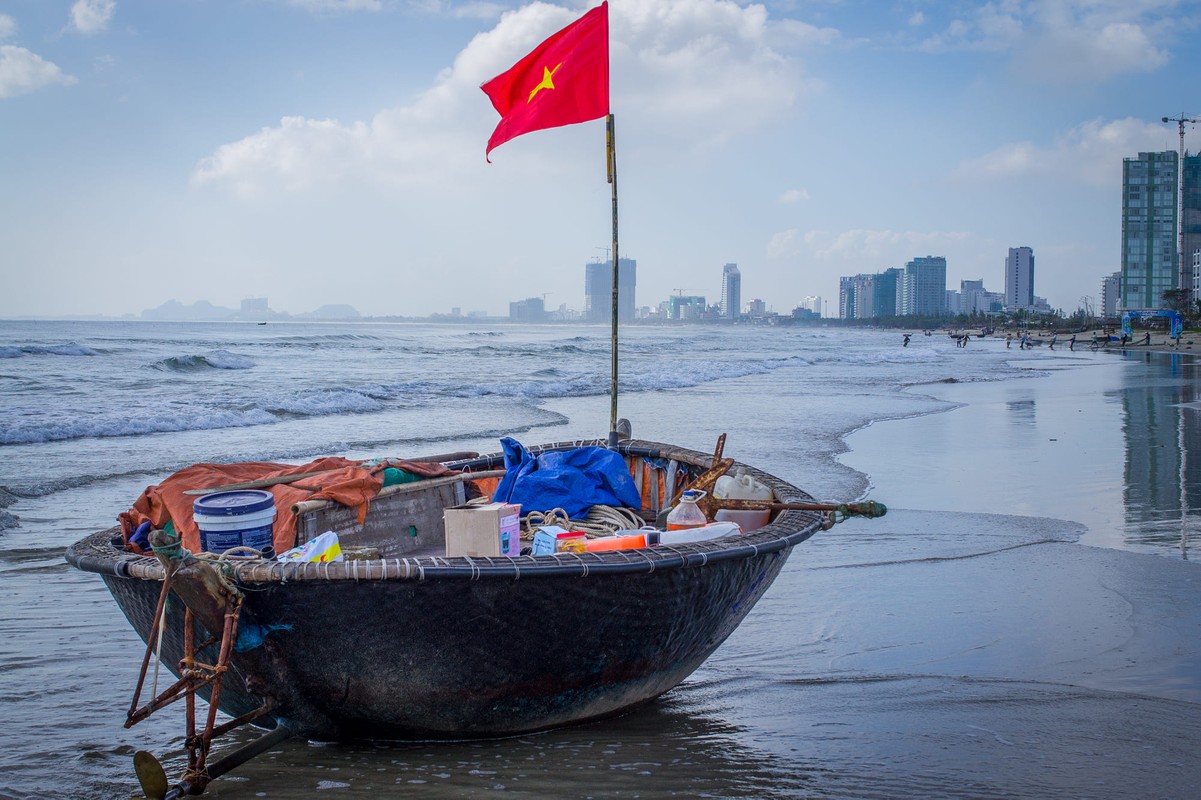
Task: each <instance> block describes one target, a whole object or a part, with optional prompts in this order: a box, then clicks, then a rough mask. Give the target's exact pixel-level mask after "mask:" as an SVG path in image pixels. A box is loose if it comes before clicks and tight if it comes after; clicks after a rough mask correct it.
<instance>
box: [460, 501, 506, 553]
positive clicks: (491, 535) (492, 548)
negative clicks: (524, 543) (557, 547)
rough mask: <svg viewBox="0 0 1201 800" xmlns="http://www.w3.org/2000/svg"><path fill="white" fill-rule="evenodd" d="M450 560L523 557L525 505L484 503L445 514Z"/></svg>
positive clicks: (462, 507) (466, 506)
mask: <svg viewBox="0 0 1201 800" xmlns="http://www.w3.org/2000/svg"><path fill="white" fill-rule="evenodd" d="M442 521H443V523H444V524H445V527H446V557H447V558H453V557H454V556H518V555H521V506H519V505H513V504H512V503H482V504H478V505H471V504H468V505H462V506H454V507H452V508H448V509H446V510H445V511H443V512H442Z"/></svg>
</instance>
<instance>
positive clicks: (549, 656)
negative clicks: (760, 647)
mask: <svg viewBox="0 0 1201 800" xmlns="http://www.w3.org/2000/svg"><path fill="white" fill-rule="evenodd" d="M697 456H698V458H703V454H697ZM774 480H775V482H776V483H777V484H778V485H777V487H776V488H777V495H778V496H780V495H781V492H780V490H781V489H784V490H788V489H791V490H792V492H793V497H794V499H802V498H807V495H803V493H800V492H799V490H796V489H795V488H794V487H790V486H789V485H788V484H784V483H783V482H781V481H779V479H774ZM819 522H820V517H819V516H818V515H816V514H811V513H808V512H786V513H785V514H784V515H782V516H781V518H780V519H779V520H777V522H776V523H773V525H771V526H769V527H768V528H765V529H763V530H762V532H757V533H756V534H751V535H747V536H743V537H737V539H736V540H735V544H736V546H735V547H724V548H723V547H720V546H716V547H715V546H700V547H698V546H695V545H689V546H682V547H680V548H679V552H680V553H682V554H683V557H682V558H681V557H679V555H678V554H675V555H669V556H667V557H664V556H661V555H659V554H656V555H655V557H654V559H643V560H640V561H638V563H637V568H635V569H630V568H627V567H626V566H623V565H622V564H621V563H619V562H620V558H621V557H614V556H606V557H605V558H604V559H596V560H595V561H594V562H591V563H595V564H596V566H594V567H592V571H587V570H585V571H583V572H581V570H580V564H579V563H576V564H572V565H571V566H572V567H573V568H574V569H566V568H564V567H560V566H552V568H550V569H541V568H539V566H544V565H545V559H531V558H528V557H527V558H522V559H519V560H518V563H519V564H521V566H520V568H519V571H517V572H514V571H513V569H512V567H503V568H500V569H499V570H496V569H491V570H490V568H485V569H483V570H479V569H476V567H475V566H472V567H471V568H470V569H468V568H467V567H466V566H458V567H455V566H452V567H449V568H448V567H446V566H445V565H447V564H453V563H454V562H456V561H463V559H451V560H445V559H443V560H441V564H442V565H443V566H442V567H440V568H431V569H430V570H429V572H430V573H432V574H433V576H432V577H431V576H430V575H427V576H425V577H424V578H423V579H409V580H361V581H360V580H355V579H349V578H342V579H338V580H307V581H306V580H289V581H264V582H260V583H253V584H242V586H243V589H245V590H246V591H245V598H246V599H245V603H244V607H243V611H242V615H241V620H240V625H241V626H242V630H243V631H249V630H255V629H257V630H259V631H270V633H269V634H267V636H266V638H265V639H264V640H263V642H262V644H261V645H259V646H257V647H254V648H253V649H249V650H247V651H245V652H240V653H235V654H234V656H233V659H232V667H233V668H232V671H231V672H230V673H229V674H228V675H227V677H226V679H225V682H224V684H223V687H222V690H221V703H220V706H221V709H222V710H223V711H225V712H226V713H228V714H230V715H232V716H237V715H241V714H243V713H246V712H248V711H252V710H254V709H256V708H258V707H260V706H261V705H262V703H263V701H264V699H267V698H269V699H270V700H271V701H272V702H273V703H274V707H275V709H276V712H275V717H276V718H278V719H284V720H287V721H288V723H289V725H290V726H291V727H293V728H295V729H297V730H299V731H300V732H302V733H303V734H304V735H305V736H308V737H309V738H314V739H326V740H339V739H370V738H397V739H458V738H476V737H497V736H508V735H514V734H520V733H526V732H531V731H537V730H544V729H548V728H555V727H559V726H563V725H568V724H574V723H580V722H584V721H588V720H593V719H598V718H601V717H605V716H609V715H613V714H616V713H620V712H622V711H625V710H628V709H630V708H632V707H634V706H637V705H639V704H642V703H646V702H648V701H650V700H652V699H654V698H656V697H658V696H659V695H661V694H662V693H664V692H666V691H668V690H669V689H671V688H672V687H674V686H676V685H677V684H678V683H680V682H681V681H682V680H684V679H685V678H686V677H687V676H688V675H689V674H691V673H692V672H693V671H694V670H695V669H696V668H697V667H698V666H700V664H701V663H702V662H703V661H704V660H705V659H706V658H707V657H708V656H709V655H710V654H711V653H712V652H713V651H714V650H715V649H716V648H717V647H718V646H719V645H720V644H721V643H722V642H723V641H724V640H725V639H726V637H728V636H729V635H730V633H731V632H733V630H734V629H735V628H736V627H737V626H738V624H739V623H740V622H741V621H742V619H743V618H744V617H745V616H746V614H747V613H748V612H749V611H750V609H751V608H752V607H753V606H754V604H755V603H756V602H757V601H758V600H759V598H760V597H761V596H762V595H763V593H764V592H765V591H766V590H767V588H768V587H769V586H770V585H771V583H772V581H773V580H774V579H775V578H776V576H777V575H778V574H779V572H780V569H781V568H782V567H783V565H784V562H785V561H786V560H787V557H788V555H789V553H790V552H791V548H792V546H793V545H794V544H795V543H797V542H799V541H803V540H804V539H805V538H807V537H808V536H809V535H811V534H812V533H813V532H814V531H815V530H817V528H818V525H819ZM773 529H774V530H775V532H774V533H773V532H772V530H773ZM104 536H105V534H97V535H94V536H93V537H90V538H89V540H84V542H80V543H79V544H77V545H76V547H75V548H73V551H69V552H68V560H70V561H72V563H74V564H76V566H79V567H81V568H83V569H89V570H92V571H97V572H101V574H102V575H103V577H104V580H105V583H106V584H107V585H108V588H109V590H110V591H111V592H112V594H113V596H114V598H115V599H116V600H117V602H118V604H119V605H120V607H121V609H122V611H123V612H124V613H125V615H126V617H127V618H128V619H129V621H130V623H131V624H132V625H133V627H134V629H135V630H136V631H137V632H138V634H139V635H140V636H141V637H142V639H143V640H145V639H146V638H147V636H148V635H149V630H150V625H151V618H152V616H153V613H154V607H155V602H156V600H157V598H158V594H159V591H160V588H161V583H160V581H158V580H147V579H145V578H138V577H132V576H123V575H122V572H123V571H124V570H123V568H122V567H121V566H120V565H118V566H117V567H116V568H114V567H113V566H112V564H111V562H110V563H107V564H98V563H97V559H95V558H94V557H89V556H81V555H80V552H82V548H83V545H84V544H85V542H87V543H88V544H89V545H90V546H91V547H93V548H95V547H96V543H97V542H100V541H104V539H103V537H104ZM670 549H671V548H663V550H664V551H666V550H670ZM658 550H659V549H658V548H656V551H658ZM114 555H117V554H116V553H115V551H114ZM591 558H592V557H591V554H589V556H588V557H585V558H584V559H581V560H580V561H581V563H584V564H587V563H590V561H589V559H591ZM105 559H106V560H107V557H105ZM656 559H657V560H656ZM502 561H503V560H502ZM534 562H540V564H538V565H533V564H534ZM602 562H603V563H602ZM652 562H653V563H652ZM552 564H553V561H552ZM526 565H532V566H526ZM439 569H440V570H441V571H439ZM167 618H168V619H167V628H166V634H165V637H164V646H163V650H164V655H165V659H164V662H165V663H166V664H168V665H174V664H176V663H177V662H178V661H179V659H180V657H181V656H182V652H183V642H182V634H181V631H182V627H183V626H182V621H183V606H182V603H181V602H179V601H178V600H176V599H175V598H174V597H172V599H171V601H170V602H169V603H168V608H167ZM256 626H257V628H256ZM214 651H215V647H211V648H209V649H208V650H207V651H205V652H204V653H202V659H215V652H214ZM263 723H264V724H267V725H271V724H272V721H271V718H266V719H264V720H263Z"/></svg>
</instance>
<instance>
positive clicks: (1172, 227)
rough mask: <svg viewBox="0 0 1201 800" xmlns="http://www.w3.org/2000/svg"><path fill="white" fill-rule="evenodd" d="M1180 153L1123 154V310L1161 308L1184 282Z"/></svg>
mask: <svg viewBox="0 0 1201 800" xmlns="http://www.w3.org/2000/svg"><path fill="white" fill-rule="evenodd" d="M1177 163H1178V161H1177V155H1176V152H1175V151H1173V150H1165V151H1164V152H1162V153H1139V154H1138V158H1124V159H1122V287H1121V296H1120V299H1119V301H1118V302H1119V306H1118V309H1117V310H1118V311H1124V310H1127V309H1148V308H1159V307H1161V306H1162V305H1163V293H1164V292H1166V291H1168V290H1170V289H1175V288H1177V287H1178V286H1179V283H1180V275H1179V269H1178V261H1177V259H1178V256H1177V252H1176V250H1177V247H1178V242H1177V238H1176V206H1177V199H1178V198H1177V194H1176V192H1177V176H1176V168H1177Z"/></svg>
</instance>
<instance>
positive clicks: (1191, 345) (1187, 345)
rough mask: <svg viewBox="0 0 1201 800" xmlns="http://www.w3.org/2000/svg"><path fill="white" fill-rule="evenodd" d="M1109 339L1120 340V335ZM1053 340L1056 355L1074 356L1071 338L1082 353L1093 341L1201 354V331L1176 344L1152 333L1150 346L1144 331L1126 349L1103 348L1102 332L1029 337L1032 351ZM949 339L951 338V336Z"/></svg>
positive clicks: (975, 335) (1015, 337) (974, 334)
mask: <svg viewBox="0 0 1201 800" xmlns="http://www.w3.org/2000/svg"><path fill="white" fill-rule="evenodd" d="M966 333H968V334H970V335H971V336H972V338H973V339H1000V340H1001V341H1005V336H1006V333H1007V332H1000V333H998V332H996V331H994V332H993V333H991V334H988V335H984V334H982V333H981V332H980V331H979V330H969V331H966ZM935 335H937V334H935ZM1111 335H1113V336H1118V337H1120V336H1121V332H1118V333H1116V334H1111ZM1052 336H1054V339H1055V347H1054V350H1055V352H1059V351H1060V350H1069V352H1074V351H1073V350H1071V349H1070V342H1071V337H1072V336H1075V337H1076V349H1079V348H1080V347H1083V348H1084V349H1085V350H1088V349H1089V345H1090V344H1092V342H1093V341H1094V340H1096V341H1097V342H1100V343H1102V344H1101V346H1100V347H1099V348H1098V349H1099V350H1105V351H1123V350H1138V351H1142V352H1146V353H1186V352H1190V351H1192V352H1198V353H1201V331H1189V332H1186V333H1182V334H1181V336H1180V341H1179V343H1177V342H1176V340H1175V339H1172V338H1171V337H1170V336H1168V335H1167V334H1165V333H1163V332H1162V331H1157V332H1153V333H1152V334H1151V337H1150V341H1149V343H1146V342H1145V340H1146V331H1144V332H1143V333H1139V334H1135V335H1134V336H1133V338H1132V339H1131V340H1130V341H1128V342H1127V343H1126V344H1125V345H1122V344H1121V342H1119V341H1110V342H1108V343H1107V344H1105V341H1106V338H1107V334H1106V332H1105V330H1104V329H1102V328H1097V329H1095V330H1088V331H1084V332H1083V333H1076V334H1071V333H1069V334H1062V333H1060V334H1048V333H1046V332H1044V331H1039V332H1037V333H1032V334H1031V335H1030V341H1031V343H1032V344H1033V345H1034V346H1035V347H1042V346H1049V345H1050V343H1051V340H1052ZM951 338H954V337H953V336H951ZM1012 341H1013V346H1015V347H1016V346H1017V344H1018V334H1017V333H1014V335H1013V340H1012ZM1011 349H1012V348H1011Z"/></svg>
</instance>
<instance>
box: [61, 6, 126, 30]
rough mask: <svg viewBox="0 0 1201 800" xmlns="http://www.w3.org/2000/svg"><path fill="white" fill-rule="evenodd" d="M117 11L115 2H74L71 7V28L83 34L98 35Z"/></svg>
mask: <svg viewBox="0 0 1201 800" xmlns="http://www.w3.org/2000/svg"><path fill="white" fill-rule="evenodd" d="M116 11H117V3H116V1H115V0H75V5H73V6H71V27H72V28H74V29H75V30H77V31H79V32H80V33H83V34H93V33H100V32H101V31H103V30H104V29H105V28H107V27H108V23H109V21H110V20H112V18H113V14H115V13H116Z"/></svg>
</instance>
